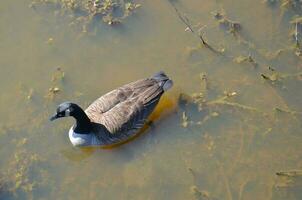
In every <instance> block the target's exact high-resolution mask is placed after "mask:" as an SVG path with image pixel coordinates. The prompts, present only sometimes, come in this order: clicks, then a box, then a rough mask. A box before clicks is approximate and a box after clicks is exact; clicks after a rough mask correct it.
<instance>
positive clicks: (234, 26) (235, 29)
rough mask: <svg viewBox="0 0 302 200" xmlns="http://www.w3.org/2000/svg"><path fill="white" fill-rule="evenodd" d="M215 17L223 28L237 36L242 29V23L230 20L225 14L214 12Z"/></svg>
mask: <svg viewBox="0 0 302 200" xmlns="http://www.w3.org/2000/svg"><path fill="white" fill-rule="evenodd" d="M213 16H214V18H215V19H216V20H217V21H218V23H219V25H220V26H221V27H222V28H224V29H225V30H226V31H227V32H229V33H231V34H233V35H235V36H236V35H237V34H238V33H239V31H240V30H241V29H242V27H241V24H240V22H237V21H233V20H230V19H228V18H227V17H226V15H225V14H224V12H218V11H216V12H213Z"/></svg>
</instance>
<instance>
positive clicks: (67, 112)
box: [65, 109, 70, 117]
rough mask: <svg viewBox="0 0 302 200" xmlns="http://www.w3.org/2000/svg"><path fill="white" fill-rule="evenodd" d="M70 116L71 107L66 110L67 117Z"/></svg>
mask: <svg viewBox="0 0 302 200" xmlns="http://www.w3.org/2000/svg"><path fill="white" fill-rule="evenodd" d="M69 116H70V110H69V109H66V110H65V117H69Z"/></svg>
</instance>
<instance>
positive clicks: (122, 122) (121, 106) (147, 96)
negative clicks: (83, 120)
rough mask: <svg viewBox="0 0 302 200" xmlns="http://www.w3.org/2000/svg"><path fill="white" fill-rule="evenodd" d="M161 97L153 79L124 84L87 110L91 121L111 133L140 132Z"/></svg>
mask: <svg viewBox="0 0 302 200" xmlns="http://www.w3.org/2000/svg"><path fill="white" fill-rule="evenodd" d="M162 94H163V89H162V87H161V86H160V85H159V84H158V82H157V81H155V80H153V79H143V80H139V81H136V82H133V83H130V84H127V85H125V86H123V87H121V88H118V89H117V90H114V91H112V92H110V93H108V94H106V95H104V96H102V97H101V98H99V99H98V100H96V101H95V102H94V103H93V104H92V105H91V106H89V107H88V108H87V110H86V112H87V114H88V115H89V117H90V119H91V120H92V121H93V122H96V123H100V124H103V125H104V126H105V127H106V128H107V129H108V131H110V132H111V133H113V134H114V133H125V132H127V131H129V130H131V129H140V128H141V127H142V126H143V125H144V124H145V122H146V120H147V118H148V116H149V115H150V114H151V112H152V111H153V109H154V108H155V106H156V104H157V103H158V100H159V99H160V97H161V95H162Z"/></svg>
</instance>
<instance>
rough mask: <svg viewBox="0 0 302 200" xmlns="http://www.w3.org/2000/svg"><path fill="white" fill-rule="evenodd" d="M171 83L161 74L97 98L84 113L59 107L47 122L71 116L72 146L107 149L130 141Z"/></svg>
mask: <svg viewBox="0 0 302 200" xmlns="http://www.w3.org/2000/svg"><path fill="white" fill-rule="evenodd" d="M172 86H173V82H172V80H171V79H169V77H168V76H167V75H166V74H165V73H164V72H158V73H156V74H154V75H153V76H151V77H149V78H145V79H140V80H138V81H135V82H131V83H128V84H126V85H124V86H121V87H119V88H117V89H115V90H112V91H111V92H108V93H107V94H105V95H103V96H101V97H100V98H98V99H97V100H95V101H94V102H93V103H92V104H90V105H89V106H88V107H87V108H86V109H85V111H84V110H83V109H82V108H81V107H80V106H79V105H77V104H75V103H72V102H64V103H61V104H60V105H59V106H58V108H57V110H56V113H55V114H54V115H53V116H52V117H51V118H50V120H51V121H53V120H55V119H58V118H62V117H68V116H72V117H73V118H75V120H76V123H75V124H74V125H73V126H72V127H71V128H70V130H69V139H70V141H71V143H72V144H73V146H103V147H105V146H111V145H115V144H119V143H122V142H124V141H127V140H129V139H130V138H132V137H134V136H135V135H136V134H137V133H138V132H139V130H140V129H142V127H143V126H144V125H145V124H146V122H147V119H148V117H149V116H150V114H151V113H152V111H153V110H154V108H155V107H156V105H157V104H158V102H159V100H160V97H161V96H162V95H163V94H164V92H165V91H167V90H168V89H170V88H171V87H172Z"/></svg>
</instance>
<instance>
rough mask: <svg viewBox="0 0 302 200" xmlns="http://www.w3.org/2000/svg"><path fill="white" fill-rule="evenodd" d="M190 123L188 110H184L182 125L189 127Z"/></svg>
mask: <svg viewBox="0 0 302 200" xmlns="http://www.w3.org/2000/svg"><path fill="white" fill-rule="evenodd" d="M188 125H189V120H188V116H187V114H186V112H185V111H184V112H182V122H181V126H182V127H184V128H187V127H188Z"/></svg>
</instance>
